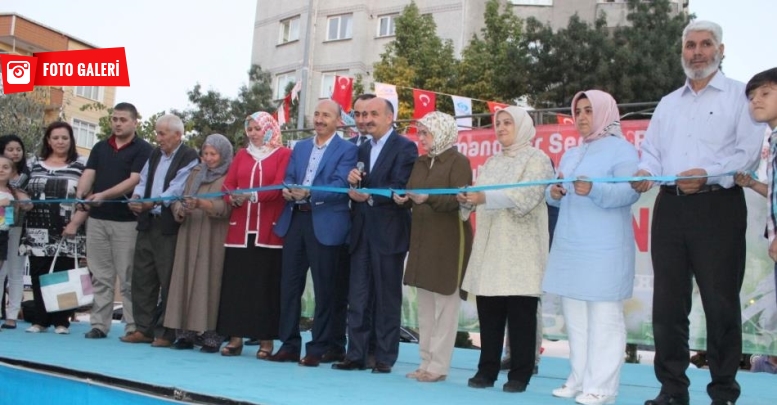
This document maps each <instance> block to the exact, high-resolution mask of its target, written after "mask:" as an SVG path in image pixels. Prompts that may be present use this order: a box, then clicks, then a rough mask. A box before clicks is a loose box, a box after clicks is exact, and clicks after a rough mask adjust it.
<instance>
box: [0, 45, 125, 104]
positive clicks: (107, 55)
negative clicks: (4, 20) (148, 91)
mask: <svg viewBox="0 0 777 405" xmlns="http://www.w3.org/2000/svg"><path fill="white" fill-rule="evenodd" d="M33 56H34V57H28V56H20V55H10V54H3V55H2V56H0V60H2V67H3V69H2V73H3V92H4V93H6V94H9V93H17V92H22V91H32V89H33V87H34V86H129V85H130V81H129V70H128V68H127V57H126V55H125V53H124V48H105V49H88V50H79V51H59V52H38V53H35V54H34V55H33Z"/></svg>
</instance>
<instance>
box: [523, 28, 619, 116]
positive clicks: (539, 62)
mask: <svg viewBox="0 0 777 405" xmlns="http://www.w3.org/2000/svg"><path fill="white" fill-rule="evenodd" d="M606 25H607V22H606V19H605V15H604V14H603V13H602V14H600V15H599V17H598V18H597V19H596V21H595V22H594V24H593V25H590V24H588V23H586V22H584V21H582V20H581V19H580V16H578V15H577V14H575V15H573V16H572V17H570V19H569V23H568V24H567V27H566V28H564V29H560V30H558V31H557V32H555V33H554V32H553V30H552V29H551V28H550V26H549V25H543V24H541V23H540V22H539V21H537V20H536V19H534V18H529V19H528V20H527V21H526V30H525V33H524V40H523V44H524V47H525V49H526V51H527V54H528V58H529V60H528V72H531V74H528V75H527V78H528V81H527V95H528V99H529V102H530V103H531V104H532V105H534V106H535V107H537V108H548V107H567V106H569V103H570V102H571V101H572V97H573V96H574V95H575V93H577V92H578V91H580V90H586V89H592V88H595V89H602V90H608V89H609V88H610V87H611V80H612V78H611V70H612V68H613V66H614V65H613V59H614V54H615V47H614V42H613V41H612V38H611V37H610V36H609V32H608V30H607V26H606Z"/></svg>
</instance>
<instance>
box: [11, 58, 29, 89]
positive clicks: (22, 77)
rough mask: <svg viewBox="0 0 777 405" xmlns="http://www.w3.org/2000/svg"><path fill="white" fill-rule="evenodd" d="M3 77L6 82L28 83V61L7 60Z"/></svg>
mask: <svg viewBox="0 0 777 405" xmlns="http://www.w3.org/2000/svg"><path fill="white" fill-rule="evenodd" d="M5 77H6V80H7V81H8V84H30V62H27V61H24V62H8V65H7V66H6V68H5Z"/></svg>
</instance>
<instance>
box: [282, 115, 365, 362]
mask: <svg viewBox="0 0 777 405" xmlns="http://www.w3.org/2000/svg"><path fill="white" fill-rule="evenodd" d="M339 122H340V107H339V106H338V105H337V103H335V102H334V101H331V100H322V101H320V102H319V103H318V105H317V106H316V112H315V114H314V124H315V132H316V136H314V137H312V138H308V139H305V140H302V141H300V142H298V143H297V145H296V146H295V147H294V151H293V152H292V153H291V160H290V161H289V166H288V167H287V169H286V178H285V183H286V185H288V187H287V188H285V189H284V190H283V197H284V198H285V199H286V200H287V201H288V202H287V203H286V210H285V211H284V212H283V214H282V215H281V217H280V218H279V219H278V222H277V224H276V225H275V228H274V230H275V233H276V234H277V235H278V236H280V237H282V238H284V242H283V271H282V273H281V320H280V330H279V337H280V340H281V341H282V342H283V345H282V346H281V348H280V349H279V350H278V352H276V353H275V354H274V355H272V356H270V357H269V358H268V360H271V361H299V364H300V365H303V366H311V367H316V366H318V365H319V363H320V362H321V356H323V355H324V353H326V351H327V350H329V348H330V347H331V346H332V339H333V338H334V336H333V334H332V331H333V324H332V321H333V319H332V316H333V309H334V302H335V296H334V291H335V283H336V277H337V271H338V260H339V256H340V252H341V249H342V245H343V244H344V243H345V242H346V238H347V236H348V231H349V230H350V225H351V216H350V213H349V209H348V199H349V198H348V195H346V194H344V193H334V192H328V191H318V190H310V189H308V188H299V187H295V185H303V186H324V187H339V188H346V187H347V186H348V183H347V177H348V172H349V171H350V169H351V168H353V167H354V165H355V164H356V154H357V148H356V146H355V145H353V144H352V143H350V142H348V141H346V140H344V139H342V138H341V137H339V136H338V135H337V134H336V133H335V131H336V130H337V125H338V123H339ZM308 268H310V270H311V275H312V276H313V291H314V294H315V301H316V309H315V314H314V316H313V339H312V340H311V341H310V342H308V343H307V344H306V347H305V357H304V358H302V359H301V360H300V359H299V357H300V350H301V345H302V344H301V342H302V340H301V338H300V333H299V319H300V310H301V298H302V293H303V291H304V289H305V281H306V278H307V271H308Z"/></svg>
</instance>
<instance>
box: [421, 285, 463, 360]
mask: <svg viewBox="0 0 777 405" xmlns="http://www.w3.org/2000/svg"><path fill="white" fill-rule="evenodd" d="M416 292H417V296H418V335H419V337H418V348H419V349H418V350H419V352H420V354H421V365H420V366H419V367H418V368H419V369H421V370H424V371H428V372H430V373H434V374H441V375H448V370H449V369H450V368H451V356H453V346H454V344H455V343H456V332H457V331H458V329H459V307H460V306H461V297H459V290H458V289H456V292H454V293H453V294H451V295H442V294H437V293H433V292H431V291H427V290H424V289H423V288H417V289H416Z"/></svg>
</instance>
